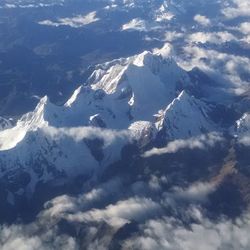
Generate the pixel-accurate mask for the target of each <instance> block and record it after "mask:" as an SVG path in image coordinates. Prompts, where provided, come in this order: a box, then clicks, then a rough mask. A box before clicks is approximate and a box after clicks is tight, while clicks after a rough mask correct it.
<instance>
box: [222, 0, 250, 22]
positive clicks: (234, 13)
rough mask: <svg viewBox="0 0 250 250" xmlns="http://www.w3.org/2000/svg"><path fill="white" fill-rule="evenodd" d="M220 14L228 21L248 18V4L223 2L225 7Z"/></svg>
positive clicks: (242, 0)
mask: <svg viewBox="0 0 250 250" xmlns="http://www.w3.org/2000/svg"><path fill="white" fill-rule="evenodd" d="M222 13H223V14H224V15H225V17H226V18H228V19H234V18H237V17H249V16H250V2H249V1H248V0H228V1H226V2H225V7H224V8H222Z"/></svg>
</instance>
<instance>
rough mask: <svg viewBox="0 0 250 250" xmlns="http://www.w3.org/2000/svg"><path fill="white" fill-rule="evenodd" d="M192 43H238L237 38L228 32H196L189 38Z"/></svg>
mask: <svg viewBox="0 0 250 250" xmlns="http://www.w3.org/2000/svg"><path fill="white" fill-rule="evenodd" d="M187 39H188V40H189V42H191V43H203V44H204V43H208V42H209V43H214V44H221V43H225V42H230V41H236V40H237V38H236V37H235V36H234V35H232V34H231V33H229V32H227V31H222V32H196V33H193V34H191V35H189V36H188V38H187Z"/></svg>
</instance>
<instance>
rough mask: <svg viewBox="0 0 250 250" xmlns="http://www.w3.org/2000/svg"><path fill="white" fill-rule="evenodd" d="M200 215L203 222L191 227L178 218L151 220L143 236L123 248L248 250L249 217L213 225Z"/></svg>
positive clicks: (142, 231)
mask: <svg viewBox="0 0 250 250" xmlns="http://www.w3.org/2000/svg"><path fill="white" fill-rule="evenodd" d="M196 213H197V211H196ZM198 213H199V220H200V222H199V223H191V224H190V225H189V226H188V227H185V226H184V225H183V224H182V223H181V222H180V221H178V220H177V219H175V218H161V219H159V220H150V221H148V222H147V223H146V224H144V225H143V226H141V235H140V236H136V237H133V238H132V239H129V240H127V241H126V242H125V243H124V246H123V249H145V250H147V249H148V250H149V249H166V250H193V249H197V250H228V249H234V250H236V249H241V250H247V249H249V247H250V240H249V237H248V234H249V230H250V218H249V215H245V216H244V217H242V218H239V219H238V220H237V221H236V222H233V221H231V220H225V219H221V220H220V221H217V222H213V221H210V220H208V219H206V218H203V217H202V216H201V214H200V212H198Z"/></svg>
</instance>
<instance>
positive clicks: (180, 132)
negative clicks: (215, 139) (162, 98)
mask: <svg viewBox="0 0 250 250" xmlns="http://www.w3.org/2000/svg"><path fill="white" fill-rule="evenodd" d="M208 112H209V107H208V106H206V105H205V104H204V103H203V102H201V101H199V100H197V99H196V98H195V97H193V96H190V95H189V94H188V93H187V92H186V91H184V90H183V91H182V92H181V93H180V94H179V96H178V97H177V98H175V99H174V100H173V101H172V102H171V103H170V104H169V105H168V106H167V108H166V109H165V110H164V111H161V112H160V113H159V114H158V119H157V123H156V126H157V128H158V129H159V130H164V131H165V133H166V135H167V138H170V139H181V138H189V137H192V136H197V135H200V134H202V133H205V132H208V131H212V130H213V129H214V128H215V127H214V124H213V123H212V122H211V120H210V119H209V116H208Z"/></svg>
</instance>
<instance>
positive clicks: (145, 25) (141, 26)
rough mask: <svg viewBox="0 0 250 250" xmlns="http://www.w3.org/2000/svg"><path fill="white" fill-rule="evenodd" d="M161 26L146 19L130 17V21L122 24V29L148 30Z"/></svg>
mask: <svg viewBox="0 0 250 250" xmlns="http://www.w3.org/2000/svg"><path fill="white" fill-rule="evenodd" d="M159 28H161V26H160V25H159V24H157V23H154V22H152V23H149V22H148V21H145V20H142V19H140V18H135V19H132V20H131V21H130V22H128V23H126V24H124V25H123V26H122V30H137V31H150V30H154V29H159Z"/></svg>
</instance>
